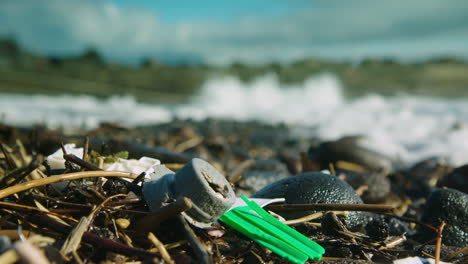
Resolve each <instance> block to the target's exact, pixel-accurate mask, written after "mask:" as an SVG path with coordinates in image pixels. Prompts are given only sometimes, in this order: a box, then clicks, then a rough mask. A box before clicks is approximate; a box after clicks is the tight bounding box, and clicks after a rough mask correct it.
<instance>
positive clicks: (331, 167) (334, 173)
mask: <svg viewBox="0 0 468 264" xmlns="http://www.w3.org/2000/svg"><path fill="white" fill-rule="evenodd" d="M328 168H329V169H330V174H331V175H333V176H336V171H335V166H334V165H333V163H331V162H330V163H329V164H328Z"/></svg>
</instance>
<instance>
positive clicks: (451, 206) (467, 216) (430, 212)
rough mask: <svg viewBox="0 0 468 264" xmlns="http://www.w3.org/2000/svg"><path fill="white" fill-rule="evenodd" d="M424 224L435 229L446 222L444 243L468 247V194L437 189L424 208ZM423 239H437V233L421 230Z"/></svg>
mask: <svg viewBox="0 0 468 264" xmlns="http://www.w3.org/2000/svg"><path fill="white" fill-rule="evenodd" d="M421 220H422V221H423V222H425V223H428V224H431V225H433V226H435V227H438V226H440V224H441V223H442V221H445V223H446V226H445V228H444V232H443V240H442V241H443V243H444V244H445V245H448V246H460V247H466V246H468V194H466V193H463V192H460V191H457V190H454V189H436V190H435V191H434V192H432V194H431V195H430V196H429V198H428V200H427V203H426V207H425V208H424V212H423V216H422V219H421ZM421 234H422V235H423V239H431V238H435V237H436V234H435V232H433V231H431V230H427V229H424V230H423V229H421Z"/></svg>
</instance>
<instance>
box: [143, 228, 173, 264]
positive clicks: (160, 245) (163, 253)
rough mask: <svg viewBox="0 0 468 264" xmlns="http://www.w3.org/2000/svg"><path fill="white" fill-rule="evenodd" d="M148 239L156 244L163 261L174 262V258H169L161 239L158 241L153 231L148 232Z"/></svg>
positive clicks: (171, 263) (170, 263)
mask: <svg viewBox="0 0 468 264" xmlns="http://www.w3.org/2000/svg"><path fill="white" fill-rule="evenodd" d="M148 239H149V240H150V241H151V242H152V243H153V244H154V245H155V246H156V248H157V249H158V251H159V253H160V254H161V256H162V258H163V259H164V261H165V262H167V263H169V264H175V262H174V260H173V259H172V258H171V255H169V252H167V249H166V248H165V247H164V245H163V243H161V241H159V239H158V238H157V237H156V236H155V235H154V234H153V233H151V232H149V233H148Z"/></svg>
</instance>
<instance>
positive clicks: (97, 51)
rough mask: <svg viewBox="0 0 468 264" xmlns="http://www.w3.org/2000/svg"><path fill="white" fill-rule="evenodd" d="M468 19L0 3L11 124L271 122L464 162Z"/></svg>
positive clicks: (390, 9) (400, 11)
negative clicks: (450, 155)
mask: <svg viewBox="0 0 468 264" xmlns="http://www.w3.org/2000/svg"><path fill="white" fill-rule="evenodd" d="M466 14H468V2H467V1H464V0H446V1H439V0H413V1H403V0H394V1H372V0H355V1H337V0H336V1H335V0H315V1H302V0H296V1H281V0H268V1H267V0H239V1H214V0H205V1H183V2H180V1H177V2H176V1H154V0H139V1H125V0H79V1H78V0H76V1H74V0H69V1H63V0H2V1H1V2H0V115H1V117H0V122H2V123H5V124H12V125H19V126H31V125H33V124H37V123H41V124H44V125H47V126H50V127H57V126H68V127H87V128H93V127H96V126H98V125H99V123H101V122H103V121H112V122H118V123H120V124H122V125H126V126H138V125H143V124H152V123H157V122H168V121H171V120H173V119H174V118H179V119H186V118H192V119H197V120H203V119H205V118H212V117H215V118H228V119H235V120H240V121H246V120H260V121H262V122H268V123H273V124H277V123H285V124H287V125H291V126H306V127H309V128H311V127H313V128H314V129H313V133H315V134H317V135H318V136H320V137H321V138H324V139H336V138H338V137H340V136H343V135H349V134H366V135H368V136H370V137H373V138H374V139H376V140H377V142H380V143H381V147H380V148H381V149H384V150H385V151H387V152H392V151H393V152H398V151H400V152H401V149H404V150H405V151H406V152H411V153H416V152H417V153H420V155H419V156H418V158H420V156H421V155H422V154H421V153H423V154H424V155H425V156H427V155H429V154H447V152H449V151H448V150H447V149H450V152H457V151H458V152H457V153H458V154H461V153H465V151H466V150H465V149H468V146H465V145H463V144H460V142H461V141H466V140H463V139H466V137H467V136H468V130H467V129H466V128H465V125H464V124H466V123H467V122H468V107H467V106H466V102H465V101H466V98H468V97H467V96H468V89H467V88H468V65H467V58H468V16H467V15H466ZM310 131H312V130H310ZM400 152H399V153H400ZM406 152H405V153H406ZM458 154H457V155H456V157H459V156H460V155H458ZM415 159H416V158H415ZM460 159H461V158H460ZM463 160H464V159H463ZM460 162H461V161H460Z"/></svg>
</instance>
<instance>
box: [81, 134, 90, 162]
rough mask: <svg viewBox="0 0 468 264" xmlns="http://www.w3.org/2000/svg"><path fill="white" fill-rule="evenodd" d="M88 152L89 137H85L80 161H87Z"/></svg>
mask: <svg viewBox="0 0 468 264" xmlns="http://www.w3.org/2000/svg"><path fill="white" fill-rule="evenodd" d="M88 151H89V136H86V137H85V143H84V149H83V157H82V159H83V160H84V161H86V159H88Z"/></svg>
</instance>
